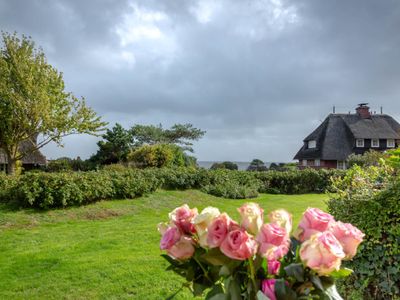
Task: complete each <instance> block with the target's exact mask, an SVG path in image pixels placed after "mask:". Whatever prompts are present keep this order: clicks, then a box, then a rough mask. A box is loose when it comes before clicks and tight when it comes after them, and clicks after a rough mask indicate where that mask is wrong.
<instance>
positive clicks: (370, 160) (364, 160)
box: [347, 149, 385, 167]
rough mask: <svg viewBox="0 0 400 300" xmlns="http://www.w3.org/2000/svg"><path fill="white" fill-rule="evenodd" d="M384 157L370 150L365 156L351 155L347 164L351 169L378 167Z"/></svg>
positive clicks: (380, 153) (382, 154)
mask: <svg viewBox="0 0 400 300" xmlns="http://www.w3.org/2000/svg"><path fill="white" fill-rule="evenodd" d="M384 157H385V154H384V153H382V152H379V151H375V150H372V149H370V150H369V151H367V152H365V153H364V154H363V155H360V154H354V153H353V154H351V155H350V156H349V157H348V158H347V164H348V166H349V167H352V166H354V165H358V166H360V167H368V166H378V165H379V163H380V161H381V159H383V158H384Z"/></svg>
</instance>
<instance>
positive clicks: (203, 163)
mask: <svg viewBox="0 0 400 300" xmlns="http://www.w3.org/2000/svg"><path fill="white" fill-rule="evenodd" d="M216 162H218V163H219V162H222V161H198V162H197V164H198V165H199V167H201V168H205V169H209V168H210V167H211V166H212V165H213V163H216ZM233 163H235V164H237V166H238V168H239V170H246V169H247V167H248V166H249V165H250V162H249V161H233ZM270 164H271V163H270V162H266V163H265V165H266V166H267V167H268V168H269V166H270Z"/></svg>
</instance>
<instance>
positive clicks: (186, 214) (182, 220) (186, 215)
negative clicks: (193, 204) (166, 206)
mask: <svg viewBox="0 0 400 300" xmlns="http://www.w3.org/2000/svg"><path fill="white" fill-rule="evenodd" d="M196 216H197V208H193V209H190V208H189V206H188V205H187V204H184V205H182V206H180V207H177V208H175V209H174V210H173V211H172V212H170V213H169V219H170V221H171V223H173V224H175V226H176V227H178V228H179V229H180V230H182V232H183V233H187V234H192V233H194V232H196V230H195V228H194V224H193V219H194V218H195V217H196Z"/></svg>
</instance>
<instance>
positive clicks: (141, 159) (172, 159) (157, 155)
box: [128, 144, 185, 168]
mask: <svg viewBox="0 0 400 300" xmlns="http://www.w3.org/2000/svg"><path fill="white" fill-rule="evenodd" d="M128 161H129V162H130V163H131V164H132V165H134V166H135V167H138V168H163V167H172V166H176V167H183V166H185V155H184V153H183V151H182V149H181V148H180V147H178V146H176V145H173V144H155V145H144V146H141V147H139V148H137V149H135V150H133V151H132V152H131V153H129V155H128Z"/></svg>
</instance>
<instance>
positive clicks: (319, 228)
mask: <svg viewBox="0 0 400 300" xmlns="http://www.w3.org/2000/svg"><path fill="white" fill-rule="evenodd" d="M334 221H335V220H334V218H333V216H331V215H330V214H328V213H325V212H323V211H322V210H320V209H318V208H308V209H307V210H306V211H305V212H304V214H303V218H302V219H301V221H300V224H299V227H298V228H297V230H296V232H295V234H294V236H295V237H296V238H297V239H298V240H299V241H300V242H304V241H305V240H307V239H309V238H310V236H312V235H313V234H315V233H318V232H324V231H326V230H328V229H329V228H330V226H331V225H332V224H333V222H334Z"/></svg>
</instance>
